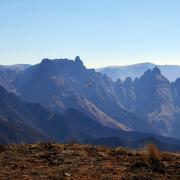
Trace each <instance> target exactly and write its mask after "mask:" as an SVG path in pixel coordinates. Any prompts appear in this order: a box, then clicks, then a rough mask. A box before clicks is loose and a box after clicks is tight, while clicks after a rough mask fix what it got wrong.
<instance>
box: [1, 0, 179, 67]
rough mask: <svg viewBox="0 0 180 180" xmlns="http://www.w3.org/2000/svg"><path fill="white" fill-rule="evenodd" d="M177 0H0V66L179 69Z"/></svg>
mask: <svg viewBox="0 0 180 180" xmlns="http://www.w3.org/2000/svg"><path fill="white" fill-rule="evenodd" d="M179 19H180V1H179V0H0V64H16V63H29V64H35V63H38V62H40V61H41V59H42V58H71V59H73V58H74V57H75V56H76V55H79V56H80V57H81V58H82V59H83V61H84V64H85V65H87V66H88V67H101V66H107V65H125V64H132V63H139V62H146V61H150V62H154V63H158V64H180V20H179Z"/></svg>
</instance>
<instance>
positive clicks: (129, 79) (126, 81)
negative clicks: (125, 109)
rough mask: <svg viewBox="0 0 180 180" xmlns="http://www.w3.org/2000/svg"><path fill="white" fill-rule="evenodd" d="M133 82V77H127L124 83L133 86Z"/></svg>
mask: <svg viewBox="0 0 180 180" xmlns="http://www.w3.org/2000/svg"><path fill="white" fill-rule="evenodd" d="M132 82H133V80H132V78H131V77H127V78H126V79H125V81H124V83H125V84H131V83H132Z"/></svg>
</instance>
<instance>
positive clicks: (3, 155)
mask: <svg viewBox="0 0 180 180" xmlns="http://www.w3.org/2000/svg"><path fill="white" fill-rule="evenodd" d="M152 157H153V158H152ZM0 167H1V168H0V179H1V180H3V179H13V180H14V179H15V180H16V179H18V180H19V179H57V180H59V179H76V180H81V179H104V180H105V179H106V180H108V179H109V180H110V179H122V180H123V179H124V180H126V179H129V180H133V179H134V180H135V179H137V180H140V179H142V180H143V179H144V180H145V179H147V180H148V179H149V180H150V179H153V180H154V179H180V154H178V153H176V154H175V153H167V152H159V151H158V149H157V148H156V147H155V146H154V145H149V146H148V147H147V148H146V149H145V150H139V151H136V150H128V149H124V148H106V147H100V146H98V147H95V146H90V145H79V144H65V145H64V144H53V143H46V144H43V143H40V144H30V145H10V146H0Z"/></svg>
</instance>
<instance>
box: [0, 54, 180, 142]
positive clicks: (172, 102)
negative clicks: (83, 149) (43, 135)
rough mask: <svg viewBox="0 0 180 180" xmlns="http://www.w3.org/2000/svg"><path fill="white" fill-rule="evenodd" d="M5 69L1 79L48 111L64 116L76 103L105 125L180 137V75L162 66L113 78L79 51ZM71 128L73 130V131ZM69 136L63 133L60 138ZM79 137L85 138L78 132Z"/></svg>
mask: <svg viewBox="0 0 180 180" xmlns="http://www.w3.org/2000/svg"><path fill="white" fill-rule="evenodd" d="M3 72H4V73H5V76H4V77H5V78H4V79H3V80H4V81H1V80H0V83H1V84H5V87H6V88H9V89H8V90H9V92H11V91H13V92H14V93H16V95H18V96H19V97H20V98H21V99H22V100H23V101H24V102H30V103H40V104H41V105H43V107H45V108H46V109H48V111H49V112H55V113H57V114H59V113H60V114H61V118H62V114H65V115H67V114H66V112H67V111H68V110H69V109H73V110H75V111H77V114H79V113H82V114H83V115H84V116H85V119H86V118H89V119H90V120H92V122H93V123H98V124H100V125H101V126H103V127H106V128H110V129H117V130H121V131H128V132H130V131H139V132H146V133H147V132H148V133H155V134H160V135H163V136H169V137H174V138H179V139H180V133H179V128H178V127H179V117H180V114H179V113H180V111H179V105H180V103H179V99H180V85H179V84H180V83H179V79H177V80H176V81H175V82H174V83H171V82H170V81H169V80H168V79H166V77H165V76H164V75H163V74H162V73H161V71H160V69H159V68H158V67H155V68H153V69H152V70H151V69H148V70H147V71H146V72H145V73H144V74H143V75H142V76H141V77H139V78H136V79H132V78H130V77H129V78H126V79H125V80H124V81H122V80H120V79H118V80H117V81H113V80H112V79H111V78H109V77H108V76H107V75H105V74H104V75H102V74H101V73H98V72H96V71H95V70H94V69H87V68H86V67H85V66H84V64H83V62H82V61H81V59H80V58H79V57H76V58H75V60H68V59H55V60H50V59H43V60H42V62H41V63H39V64H36V65H33V66H30V67H29V68H27V69H25V70H23V71H18V72H15V73H14V71H12V70H11V71H10V70H3ZM11 73H12V75H11ZM8 76H10V77H11V78H10V80H8V78H6V77H8ZM2 82H3V83H2ZM28 109H31V108H28ZM37 109H38V108H37ZM28 111H29V110H28ZM44 111H47V110H44ZM33 113H34V112H31V114H33ZM36 115H37V114H36ZM48 117H49V116H48V115H47V116H46V118H45V119H48ZM53 117H54V116H53ZM58 117H59V116H58ZM34 119H38V118H37V117H36V116H35V117H34V118H32V119H31V120H30V122H33V120H34ZM41 119H42V118H41ZM72 121H73V120H72ZM94 121H95V122H94ZM36 122H38V120H36ZM54 122H55V121H54ZM63 122H64V121H63ZM68 122H69V121H68ZM58 123H59V122H58ZM53 124H56V123H53ZM79 124H80V123H79ZM82 124H83V123H82ZM86 124H88V123H86ZM71 125H72V124H71ZM47 126H49V124H48V125H47ZM51 126H53V125H51ZM31 127H32V126H31ZM35 127H37V126H35ZM54 128H56V127H52V130H54ZM78 128H80V129H83V128H84V126H78ZM78 128H77V129H78ZM81 131H82V130H81ZM68 132H69V133H67V134H68V135H69V134H71V132H72V131H69V130H68ZM48 134H49V133H48ZM81 134H83V133H81ZM85 134H87V133H85ZM55 136H56V135H55ZM69 136H70V137H71V138H72V136H71V135H69ZM88 136H89V135H88ZM65 137H66V135H63V138H62V137H61V138H60V139H66V138H65ZM76 137H79V139H81V136H80V135H79V133H78V135H77V136H76Z"/></svg>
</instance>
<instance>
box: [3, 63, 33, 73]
mask: <svg viewBox="0 0 180 180" xmlns="http://www.w3.org/2000/svg"><path fill="white" fill-rule="evenodd" d="M29 67H31V65H29V64H15V65H5V66H1V68H3V69H7V70H12V71H16V72H18V71H23V70H26V69H27V68H29Z"/></svg>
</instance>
